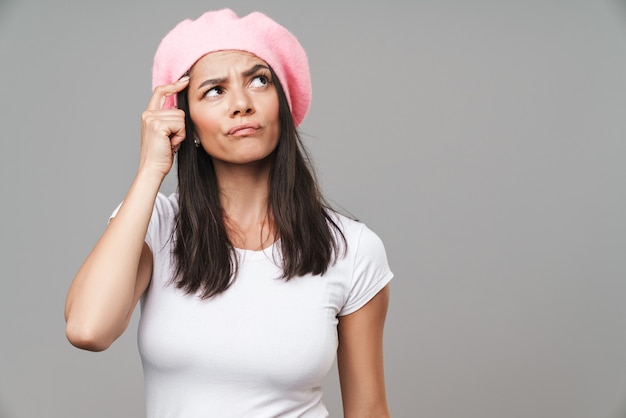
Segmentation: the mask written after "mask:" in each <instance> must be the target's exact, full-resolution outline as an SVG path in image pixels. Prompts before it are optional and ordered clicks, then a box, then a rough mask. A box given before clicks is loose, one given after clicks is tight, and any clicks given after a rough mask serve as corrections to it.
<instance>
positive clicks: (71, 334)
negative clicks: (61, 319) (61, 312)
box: [65, 321, 112, 352]
mask: <svg viewBox="0 0 626 418" xmlns="http://www.w3.org/2000/svg"><path fill="white" fill-rule="evenodd" d="M65 336H66V337H67V340H68V341H69V342H70V344H72V345H73V346H74V347H76V348H80V349H81V350H87V351H95V352H98V351H104V350H106V349H107V348H109V347H110V346H111V343H112V341H110V340H109V339H107V338H105V337H103V336H101V335H98V333H97V332H95V331H94V330H93V328H91V327H86V326H80V325H77V324H73V323H72V322H71V321H68V322H67V324H66V326H65Z"/></svg>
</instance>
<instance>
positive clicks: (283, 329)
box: [65, 9, 393, 418]
mask: <svg viewBox="0 0 626 418" xmlns="http://www.w3.org/2000/svg"><path fill="white" fill-rule="evenodd" d="M153 85H154V92H153V94H152V97H151V98H150V101H149V103H148V106H147V108H146V110H145V112H144V113H143V115H142V132H141V156H140V162H139V169H138V171H137V175H136V178H135V180H134V182H133V183H132V185H131V187H130V190H129V191H128V194H127V195H126V197H125V199H124V201H123V203H122V204H121V205H120V206H119V207H118V209H116V211H115V212H114V214H113V215H112V217H111V221H110V222H109V225H108V226H107V228H106V230H105V232H104V234H103V235H102V237H101V238H100V240H99V241H98V243H97V244H96V246H95V248H94V249H93V251H92V252H91V254H90V255H89V256H88V257H87V259H86V261H85V262H84V264H83V265H82V266H81V268H80V269H79V271H78V273H77V275H76V277H75V278H74V281H73V282H72V285H71V287H70V289H69V292H68V296H67V303H66V309H65V315H66V320H67V329H66V332H67V336H68V339H69V340H70V342H71V343H72V344H74V345H75V346H77V347H79V348H83V349H86V350H92V351H100V350H104V349H106V348H107V347H108V346H109V345H110V344H111V343H112V342H113V341H114V340H115V339H116V338H118V337H119V336H120V335H121V334H122V332H123V331H124V330H125V328H126V327H127V325H128V322H129V319H130V317H131V314H132V312H133V310H134V308H135V305H136V304H137V302H138V301H139V300H140V299H141V300H142V303H141V307H142V309H141V319H140V325H139V338H138V341H139V350H140V354H141V358H142V362H143V366H144V376H145V385H146V410H147V415H148V417H150V418H154V417H182V418H193V417H203V418H204V417H250V416H253V417H278V416H280V417H326V416H328V412H327V411H326V408H325V407H324V404H323V403H322V391H321V383H322V380H323V377H324V376H325V375H326V373H327V372H328V370H329V368H330V367H331V365H332V363H333V361H334V358H335V355H337V360H338V365H339V374H340V381H341V391H342V399H343V404H344V415H345V417H359V418H361V417H387V416H389V411H388V407H387V401H386V396H385V385H384V373H383V344H382V341H383V325H384V321H385V315H386V311H387V304H388V297H389V286H388V283H389V281H390V280H391V278H392V276H393V275H392V273H391V271H390V270H389V267H388V264H387V259H386V255H385V250H384V247H383V245H382V243H381V241H380V239H379V238H378V237H377V236H376V235H375V234H374V233H373V232H372V231H371V230H369V229H368V228H367V227H366V226H365V225H363V224H362V223H359V222H357V221H353V220H351V219H349V218H346V217H344V216H342V215H339V214H337V213H336V212H334V211H332V210H331V209H330V208H329V207H328V205H326V204H325V202H324V200H323V198H322V197H321V195H320V192H319V190H318V186H317V184H316V183H315V180H314V177H313V174H312V170H311V168H310V167H309V165H308V160H307V158H306V154H305V153H304V149H303V147H302V145H301V143H300V139H299V137H298V134H297V131H296V127H297V126H298V124H299V123H300V122H301V121H302V120H303V119H304V116H305V114H306V112H307V110H308V107H309V104H310V98H311V84H310V75H309V69H308V62H307V58H306V54H305V52H304V50H303V49H302V47H301V45H300V44H299V42H298V41H297V39H296V38H295V37H294V36H293V35H292V34H291V33H289V32H288V31H287V30H286V29H285V28H284V27H282V26H280V25H279V24H277V23H276V22H274V21H273V20H271V19H269V18H268V17H267V16H265V15H263V14H261V13H258V12H255V13H252V14H250V15H247V16H245V17H242V18H239V17H237V15H235V13H234V12H232V11H231V10H227V9H225V10H220V11H212V12H208V13H206V14H204V15H202V16H201V17H200V18H198V19H197V20H185V21H183V22H181V23H179V24H178V25H177V26H176V27H175V28H174V29H173V30H172V31H170V32H169V33H168V34H167V35H166V37H165V38H164V39H163V40H162V41H161V44H160V45H159V48H158V50H157V53H156V55H155V59H154V68H153ZM176 155H177V156H178V157H177V158H178V181H179V185H178V191H177V193H174V194H172V195H171V196H164V195H163V194H161V193H159V188H160V186H161V183H162V181H163V179H164V178H165V176H166V175H167V174H168V172H169V171H170V169H171V167H172V164H173V161H174V158H175V156H176Z"/></svg>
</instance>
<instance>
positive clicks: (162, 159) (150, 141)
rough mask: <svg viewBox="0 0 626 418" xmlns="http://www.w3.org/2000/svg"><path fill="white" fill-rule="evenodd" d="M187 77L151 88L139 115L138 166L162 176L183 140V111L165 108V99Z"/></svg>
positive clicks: (184, 81) (166, 171)
mask: <svg viewBox="0 0 626 418" xmlns="http://www.w3.org/2000/svg"><path fill="white" fill-rule="evenodd" d="M188 84H189V77H183V78H181V79H180V80H178V81H176V82H174V83H172V84H167V85H165V86H159V87H157V88H155V89H154V92H153V93H152V97H151V98H150V101H149V102H148V106H147V107H146V110H145V111H144V112H143V113H142V115H141V154H140V164H139V168H140V170H141V169H146V170H151V171H154V172H156V173H158V174H160V175H162V176H163V177H165V175H166V174H167V173H169V171H170V169H171V168H172V164H173V162H174V153H175V150H178V147H179V146H180V144H181V142H183V141H184V140H185V112H183V111H182V110H180V109H176V108H173V109H168V110H164V109H163V105H164V103H165V98H166V97H168V96H172V95H174V94H176V93H178V92H180V91H182V90H184V89H185V88H186V87H187V85H188Z"/></svg>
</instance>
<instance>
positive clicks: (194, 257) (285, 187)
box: [173, 68, 347, 299]
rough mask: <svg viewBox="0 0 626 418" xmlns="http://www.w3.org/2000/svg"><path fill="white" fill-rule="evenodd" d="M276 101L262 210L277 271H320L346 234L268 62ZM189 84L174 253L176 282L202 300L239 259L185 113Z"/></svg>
mask: <svg viewBox="0 0 626 418" xmlns="http://www.w3.org/2000/svg"><path fill="white" fill-rule="evenodd" d="M270 72H271V76H272V82H273V83H274V84H275V86H276V92H277V94H278V103H279V119H280V138H279V141H278V145H277V146H276V149H275V150H274V151H273V153H272V155H271V158H272V159H273V164H272V167H271V170H270V175H269V197H268V208H267V209H268V213H270V214H271V217H270V219H272V220H273V222H274V231H275V236H274V237H273V238H274V239H276V238H279V243H280V256H281V258H282V259H281V260H280V261H281V262H282V263H281V265H282V278H283V279H285V280H289V279H291V278H293V277H296V276H302V275H306V274H312V275H323V274H324V273H325V272H326V270H327V269H328V267H329V265H331V264H332V263H333V262H334V261H335V259H336V257H338V256H339V252H340V251H341V249H343V250H344V251H345V249H346V245H347V243H346V239H345V236H344V235H343V233H342V231H341V229H340V228H339V226H338V225H337V223H336V222H335V220H334V219H333V218H332V217H331V216H330V215H329V212H328V211H329V209H330V206H329V205H328V203H327V202H326V201H325V199H324V198H323V196H322V194H321V192H320V190H319V187H318V184H317V181H316V179H315V175H314V171H313V168H312V165H311V159H310V157H309V155H308V153H307V151H306V149H305V147H304V145H303V144H302V141H301V139H300V136H299V134H298V131H297V130H296V127H295V126H294V123H293V118H292V115H291V110H290V108H289V102H288V101H287V97H286V95H285V92H284V90H283V87H282V85H281V84H280V81H279V80H278V77H276V74H275V73H274V71H273V70H272V69H271V68H270ZM187 94H188V92H187V89H185V90H183V91H182V92H180V93H178V96H177V100H178V107H179V108H180V109H182V110H183V111H185V115H186V116H185V126H186V137H187V140H186V141H183V142H182V144H181V146H180V149H179V151H178V194H179V195H178V202H179V212H178V216H177V219H176V229H175V245H174V259H175V263H176V269H175V276H174V279H173V280H174V283H175V284H176V286H177V287H178V288H180V289H183V290H185V291H186V292H187V293H189V294H193V293H196V292H198V293H199V295H200V297H201V298H203V299H206V298H210V297H212V296H214V295H217V294H219V293H221V292H223V291H225V290H226V289H228V288H229V286H230V285H231V284H232V283H233V281H234V280H235V279H236V276H237V270H238V259H237V253H236V251H235V248H234V246H233V244H232V242H231V240H230V238H229V234H228V230H227V227H226V224H225V222H224V210H223V208H222V205H221V203H220V198H219V196H220V191H219V186H218V184H217V179H216V175H215V169H214V166H213V160H212V158H211V156H210V155H208V154H207V153H206V151H205V150H204V149H203V148H202V147H196V146H195V145H194V142H193V140H192V138H195V128H194V124H193V122H192V120H191V118H190V116H189V104H188V100H187Z"/></svg>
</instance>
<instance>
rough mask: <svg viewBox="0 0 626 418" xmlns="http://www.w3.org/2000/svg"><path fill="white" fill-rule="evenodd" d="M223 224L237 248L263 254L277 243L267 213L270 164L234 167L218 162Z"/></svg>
mask: <svg viewBox="0 0 626 418" xmlns="http://www.w3.org/2000/svg"><path fill="white" fill-rule="evenodd" d="M214 165H215V173H216V176H217V183H218V187H219V189H220V201H221V204H222V208H223V210H224V216H225V219H224V222H225V224H226V227H227V228H228V230H229V235H230V239H231V242H232V243H233V245H234V246H235V247H238V248H244V249H251V250H260V249H263V248H265V247H267V246H269V245H271V244H272V243H273V242H274V233H273V231H274V228H273V222H272V221H271V219H272V217H271V214H270V213H268V197H269V172H270V168H271V164H270V162H269V161H268V162H265V161H261V162H258V163H255V164H246V165H232V164H222V163H220V162H217V161H215V162H214Z"/></svg>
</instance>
